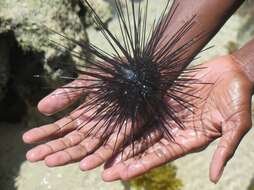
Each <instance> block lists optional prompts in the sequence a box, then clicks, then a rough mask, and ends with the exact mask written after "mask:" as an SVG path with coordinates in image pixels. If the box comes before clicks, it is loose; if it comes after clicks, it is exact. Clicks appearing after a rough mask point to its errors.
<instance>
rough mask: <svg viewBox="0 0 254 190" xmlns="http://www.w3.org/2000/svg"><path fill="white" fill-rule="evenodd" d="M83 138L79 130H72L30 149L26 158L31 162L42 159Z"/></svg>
mask: <svg viewBox="0 0 254 190" xmlns="http://www.w3.org/2000/svg"><path fill="white" fill-rule="evenodd" d="M83 139H84V134H83V133H80V132H79V131H73V132H72V133H70V134H68V135H66V136H65V137H63V138H60V139H57V140H53V141H50V142H48V143H45V144H42V145H39V146H37V147H35V148H33V149H31V150H30V151H28V152H27V154H26V157H27V160H29V161H31V162H36V161H39V160H43V159H44V158H45V157H46V156H48V155H50V154H53V153H55V152H58V151H60V150H63V149H66V148H68V147H72V146H74V145H76V144H78V143H79V142H81V141H82V140H83Z"/></svg>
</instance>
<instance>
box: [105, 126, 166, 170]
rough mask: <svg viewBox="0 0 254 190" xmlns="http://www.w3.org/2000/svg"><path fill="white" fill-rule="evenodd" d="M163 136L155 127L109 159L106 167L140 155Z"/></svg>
mask: <svg viewBox="0 0 254 190" xmlns="http://www.w3.org/2000/svg"><path fill="white" fill-rule="evenodd" d="M161 138H162V132H161V131H160V130H158V129H153V130H152V131H151V132H148V133H146V134H144V137H142V138H141V139H138V140H136V141H135V142H133V143H130V144H129V145H127V146H126V147H124V150H123V152H120V153H118V154H117V155H115V156H114V157H113V158H112V159H110V160H107V161H106V163H105V165H104V168H105V169H106V168H110V167H111V166H113V165H115V164H117V163H119V162H122V161H125V160H128V159H130V158H132V157H135V156H138V155H140V154H141V153H143V152H145V151H146V150H147V149H148V148H150V147H151V146H153V145H154V144H155V143H157V142H158V141H159V140H161Z"/></svg>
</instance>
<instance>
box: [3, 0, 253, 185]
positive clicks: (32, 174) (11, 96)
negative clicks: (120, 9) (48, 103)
mask: <svg viewBox="0 0 254 190" xmlns="http://www.w3.org/2000/svg"><path fill="white" fill-rule="evenodd" d="M112 2H113V0H91V3H92V4H93V6H94V7H95V9H96V11H97V13H98V14H99V16H100V17H101V18H102V20H103V22H105V23H107V25H108V27H109V29H110V30H112V31H113V32H115V33H116V34H119V32H120V28H119V25H118V23H117V20H116V17H115V12H114V9H113V7H114V4H113V3H112ZM165 2H166V0H156V1H153V0H152V1H150V7H149V14H150V15H149V19H150V20H149V22H152V21H153V20H152V19H154V17H156V16H158V15H159V14H160V13H161V10H162V9H163V8H164V6H165ZM253 18H254V0H249V1H246V2H245V3H244V5H243V6H242V7H241V8H240V9H239V10H238V11H237V13H235V14H234V15H233V16H232V17H231V18H230V20H229V21H228V22H227V23H226V25H225V26H224V27H223V28H222V29H221V31H220V32H219V33H218V34H217V35H216V36H215V38H214V39H213V40H212V41H211V42H210V44H209V45H215V47H214V48H212V49H210V50H209V51H206V52H205V53H202V54H201V58H200V59H199V60H197V61H196V63H202V62H205V61H207V60H209V59H211V58H213V57H215V56H219V55H223V54H227V53H230V52H232V51H234V50H235V49H237V48H239V47H241V46H242V45H243V44H244V43H246V42H247V41H248V40H250V39H251V37H253V36H254V19H253ZM44 26H47V27H48V28H50V29H53V30H55V31H57V32H59V33H62V34H66V35H67V36H70V37H72V38H74V39H76V40H78V41H80V42H82V43H87V42H89V41H91V42H93V43H94V44H96V45H98V46H99V47H100V48H102V49H106V50H107V46H106V43H105V41H104V40H103V38H102V36H101V35H100V31H99V29H98V28H97V27H96V25H95V24H94V22H93V20H92V19H91V16H90V14H89V12H88V11H87V8H86V7H83V6H82V5H81V4H80V2H79V0H53V1H52V0H0V190H46V189H52V190H69V189H71V190H80V189H82V190H86V189H87V190H90V189H92V190H93V189H96V190H100V189H101V190H122V189H145V190H254V162H253V160H254V141H253V137H254V130H251V131H250V132H249V134H248V135H247V136H246V137H245V138H244V139H243V142H242V143H241V144H240V146H239V148H238V150H237V152H236V154H235V156H234V158H233V159H232V160H231V161H230V162H229V163H228V165H227V167H226V170H225V172H224V175H223V177H222V179H221V181H220V182H219V183H218V184H217V185H214V184H212V183H211V182H209V180H208V171H209V162H210V160H211V157H212V153H213V150H214V149H215V146H216V142H215V143H214V144H212V145H211V146H209V148H207V149H206V150H205V151H203V152H202V153H199V154H192V155H189V156H186V157H184V158H182V159H179V160H177V161H175V162H173V163H171V164H169V165H166V166H164V167H162V168H160V169H158V170H156V171H154V172H152V173H149V174H147V175H146V176H143V178H139V179H137V180H136V181H132V182H130V183H122V182H115V183H104V182H103V181H102V180H101V179H100V171H101V168H99V169H96V170H94V171H91V172H80V171H79V168H78V165H77V164H72V165H68V166H65V167H59V168H53V169H50V168H47V167H45V166H44V164H43V163H36V164H31V163H28V162H27V161H25V152H26V150H27V149H28V148H30V147H29V146H27V145H24V144H23V143H22V141H21V136H22V134H23V132H24V131H26V130H28V129H29V128H32V127H37V126H39V125H41V124H46V123H48V122H51V121H54V120H56V119H57V118H59V117H60V116H61V115H63V114H64V113H61V114H59V115H56V116H52V117H45V116H42V115H40V114H39V113H38V111H37V109H36V104H37V103H38V101H39V100H40V99H41V98H42V97H44V96H45V95H46V94H48V93H49V92H50V91H51V89H54V88H56V87H57V86H59V85H61V84H64V83H66V81H63V80H61V79H59V76H60V75H67V76H73V77H75V76H76V75H77V74H76V72H75V68H76V67H78V66H80V65H85V60H84V61H80V60H77V59H75V58H74V57H72V56H71V55H70V54H69V52H68V51H59V50H57V49H56V48H55V47H53V46H52V45H50V43H49V39H53V40H54V41H59V40H61V39H59V36H58V35H56V34H54V33H50V32H49V31H47V30H45V27H44ZM61 43H62V44H64V45H65V46H66V47H68V48H69V49H70V50H75V51H78V52H82V49H79V48H78V47H76V46H75V45H73V44H71V43H69V42H68V41H63V40H61ZM87 58H89V55H87ZM34 75H41V76H43V77H42V78H34V77H33V76H34ZM252 110H253V111H254V106H253V109H252ZM67 111H68V110H67ZM253 116H254V115H253ZM165 176H166V178H165ZM158 184H164V185H165V186H161V185H158ZM165 187H167V188H165Z"/></svg>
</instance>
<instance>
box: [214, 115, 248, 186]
mask: <svg viewBox="0 0 254 190" xmlns="http://www.w3.org/2000/svg"><path fill="white" fill-rule="evenodd" d="M242 114H243V117H239V118H240V119H239V120H238V121H235V120H232V119H231V120H229V121H227V122H226V123H225V124H223V125H222V137H221V140H220V142H219V145H218V147H217V149H216V150H215V152H214V155H213V158H212V162H211V164H210V180H211V181H212V182H214V183H217V182H218V181H219V179H220V177H221V176H222V173H223V170H224V167H225V166H226V164H227V162H228V161H229V160H230V159H231V158H232V157H233V155H234V153H235V151H236V149H237V147H238V145H239V144H240V142H241V139H242V138H243V137H244V136H245V134H246V133H247V132H248V131H249V129H250V128H251V116H250V113H246V112H245V113H242ZM246 117H248V118H246Z"/></svg>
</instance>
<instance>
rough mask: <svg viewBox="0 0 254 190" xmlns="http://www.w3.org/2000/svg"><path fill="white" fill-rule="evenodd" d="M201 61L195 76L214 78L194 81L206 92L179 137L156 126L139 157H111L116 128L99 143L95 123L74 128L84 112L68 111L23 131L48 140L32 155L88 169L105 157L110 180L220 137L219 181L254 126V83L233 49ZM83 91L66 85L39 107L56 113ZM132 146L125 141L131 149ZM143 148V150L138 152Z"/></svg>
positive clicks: (214, 175)
mask: <svg viewBox="0 0 254 190" xmlns="http://www.w3.org/2000/svg"><path fill="white" fill-rule="evenodd" d="M202 67H203V69H201V70H198V71H197V72H196V73H195V78H198V79H199V80H200V81H201V82H202V81H205V82H208V83H212V84H211V85H202V84H200V85H198V84H193V89H195V90H196V92H197V93H200V94H202V97H204V98H203V99H198V100H196V101H195V102H194V104H195V107H196V108H195V110H194V113H193V114H189V115H188V117H187V118H185V120H184V121H185V123H184V124H185V126H186V128H185V129H184V130H182V129H176V130H174V133H173V134H174V138H175V142H174V143H172V141H170V140H168V139H166V138H164V137H163V135H162V134H159V133H158V132H157V131H152V132H151V133H150V134H149V136H150V141H149V143H148V146H146V147H145V150H144V149H143V148H140V149H137V150H136V151H135V153H136V155H135V156H137V157H136V158H133V157H132V156H131V157H130V156H128V155H126V154H123V156H121V155H116V156H114V157H113V158H112V153H113V151H112V147H113V145H114V144H113V143H114V142H115V141H114V140H113V139H114V138H115V134H112V141H109V143H108V144H107V145H106V146H100V144H99V138H84V134H85V133H86V130H87V129H88V128H89V127H91V126H85V127H84V128H82V129H81V130H80V131H77V130H75V129H76V128H77V126H78V123H79V122H80V120H82V117H81V118H79V121H74V122H70V121H71V118H70V117H69V118H68V117H67V118H63V119H61V120H59V121H57V122H55V123H52V124H49V125H45V126H42V127H39V128H34V129H31V130H30V131H28V132H26V133H25V134H24V135H23V140H24V142H26V143H29V144H30V143H38V142H42V141H48V142H46V143H42V144H41V145H38V146H37V147H35V148H33V149H32V150H30V151H29V152H28V153H27V159H28V160H29V161H31V162H36V161H40V160H44V162H45V163H46V165H48V166H50V167H53V166H60V165H66V164H68V163H73V162H77V161H81V162H80V168H81V169H82V170H84V171H85V170H90V169H93V168H96V167H97V166H99V165H101V164H103V163H105V171H104V172H103V174H102V178H103V179H104V180H105V181H114V180H119V179H122V180H129V179H131V178H133V177H136V176H139V175H141V174H143V173H145V172H147V171H149V170H150V169H152V168H155V167H158V166H160V165H162V164H165V163H167V162H169V161H172V160H174V159H177V158H180V157H182V156H184V155H186V154H189V153H193V152H197V151H201V150H203V149H204V148H206V147H207V146H208V145H209V144H210V143H211V142H212V141H214V140H215V139H217V138H220V142H219V144H218V147H217V149H216V150H215V152H214V155H213V158H212V161H211V165H210V180H211V181H213V182H215V183H216V182H217V181H218V180H219V178H220V176H221V175H222V172H223V169H224V166H225V165H226V163H227V161H228V160H229V159H230V158H231V157H232V156H233V154H234V152H235V150H236V148H237V147H238V145H239V143H240V141H241V139H242V138H243V136H244V135H245V134H246V133H247V132H248V130H249V129H250V128H251V95H252V90H253V83H252V82H251V81H250V80H249V78H248V77H247V76H246V74H245V72H244V71H243V69H242V68H241V66H240V65H239V64H238V63H237V62H236V61H235V59H234V58H232V56H230V55H228V56H224V57H220V58H217V59H215V60H212V61H209V62H207V63H205V64H203V65H202ZM69 85H72V86H73V85H74V86H76V85H81V84H80V81H74V82H72V83H71V84H69ZM83 85H84V84H83ZM80 95H81V92H76V93H73V92H71V93H69V92H68V89H64V88H61V89H58V90H56V92H53V93H52V94H51V95H49V96H47V97H46V98H44V99H43V100H42V101H41V102H40V103H39V105H38V109H39V110H40V112H42V113H44V114H46V115H51V114H53V113H55V112H58V111H60V110H62V109H63V108H65V107H67V106H68V105H70V104H71V103H73V102H74V101H75V100H76V99H77V98H78V97H79V96H80ZM75 115H78V113H75V112H73V113H72V114H71V117H75ZM68 122H69V123H68ZM66 123H68V124H67V125H66V126H65V127H63V128H61V127H62V126H63V125H65V124H66ZM59 128H60V130H59ZM145 135H148V134H145ZM119 138H120V140H119V142H118V143H121V138H122V137H121V136H120V137H119ZM51 139H53V140H51ZM129 148H130V147H126V150H128V149H129ZM144 151H145V154H144ZM140 154H142V156H141V157H138V156H139V155H140Z"/></svg>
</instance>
